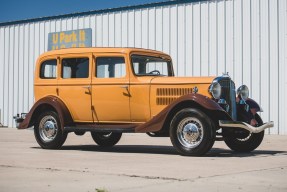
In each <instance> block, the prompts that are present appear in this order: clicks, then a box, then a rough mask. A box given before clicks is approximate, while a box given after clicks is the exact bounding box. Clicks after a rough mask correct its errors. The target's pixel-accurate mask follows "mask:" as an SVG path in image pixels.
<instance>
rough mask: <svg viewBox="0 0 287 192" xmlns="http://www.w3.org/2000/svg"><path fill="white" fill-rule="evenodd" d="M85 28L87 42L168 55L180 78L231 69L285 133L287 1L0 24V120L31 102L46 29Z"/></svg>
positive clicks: (173, 5) (189, 2) (200, 4)
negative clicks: (88, 34)
mask: <svg viewBox="0 0 287 192" xmlns="http://www.w3.org/2000/svg"><path fill="white" fill-rule="evenodd" d="M82 28H91V29H92V46H97V47H102V46H104V47H142V48H149V49H156V50H160V51H163V52H166V53H169V54H170V55H171V56H172V58H173V62H174V68H175V73H176V75H178V76H207V75H221V74H222V72H229V75H230V76H231V77H232V78H233V80H234V81H235V83H236V84H237V86H239V85H241V84H246V85H247V86H248V87H249V88H250V90H251V97H252V98H253V99H255V100H256V101H258V102H259V103H260V104H261V106H262V108H263V109H264V112H263V113H262V114H261V115H262V117H263V119H264V120H265V121H269V120H273V121H275V128H273V129H272V130H268V131H267V132H269V133H271V134H287V120H286V119H287V113H286V111H287V102H286V101H285V98H286V97H285V95H287V77H286V74H287V1H286V0H216V1H199V0H181V1H168V2H162V3H153V4H148V5H139V6H131V7H123V8H115V9H108V10H99V11H91V12H84V13H75V14H68V15H61V16H54V17H44V18H36V19H30V20H23V21H15V22H7V23H0V109H1V123H2V124H3V125H6V126H9V127H13V126H14V125H15V124H14V122H13V118H12V117H13V115H15V114H17V113H21V112H28V111H29V109H30V108H31V106H32V105H33V102H34V98H33V78H34V77H33V73H34V66H35V61H36V59H37V57H38V56H39V55H40V54H41V53H43V52H45V51H47V47H48V46H47V41H48V33H51V32H59V31H67V30H73V29H82Z"/></svg>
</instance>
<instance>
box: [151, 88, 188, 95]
mask: <svg viewBox="0 0 287 192" xmlns="http://www.w3.org/2000/svg"><path fill="white" fill-rule="evenodd" d="M191 92H192V88H158V89H157V90H156V95H157V96H182V95H186V94H188V93H191Z"/></svg>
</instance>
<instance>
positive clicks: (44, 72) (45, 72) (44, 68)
mask: <svg viewBox="0 0 287 192" xmlns="http://www.w3.org/2000/svg"><path fill="white" fill-rule="evenodd" d="M40 78H41V79H56V78H57V60H56V59H51V60H46V61H44V62H43V63H42V64H41V68H40Z"/></svg>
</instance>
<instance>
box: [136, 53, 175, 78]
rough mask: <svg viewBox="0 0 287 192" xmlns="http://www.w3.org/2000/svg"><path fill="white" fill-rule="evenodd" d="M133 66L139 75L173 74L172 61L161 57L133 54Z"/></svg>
mask: <svg viewBox="0 0 287 192" xmlns="http://www.w3.org/2000/svg"><path fill="white" fill-rule="evenodd" d="M132 64H133V65H132V66H133V70H134V73H135V75H139V76H149V75H151V76H156V75H160V76H172V70H171V62H170V61H169V60H165V59H162V58H159V57H151V56H143V55H132Z"/></svg>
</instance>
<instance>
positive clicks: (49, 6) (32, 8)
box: [0, 0, 168, 23]
mask: <svg viewBox="0 0 287 192" xmlns="http://www.w3.org/2000/svg"><path fill="white" fill-rule="evenodd" d="M161 1H168V0H45V1H43V0H24V1H23V0H8V1H4V0H1V2H0V23H2V22H7V21H16V20H23V19H31V18H37V17H45V16H54V15H62V14H67V13H75V12H84V11H91V10H99V9H107V8H115V7H123V6H129V5H139V4H147V3H153V2H161Z"/></svg>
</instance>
